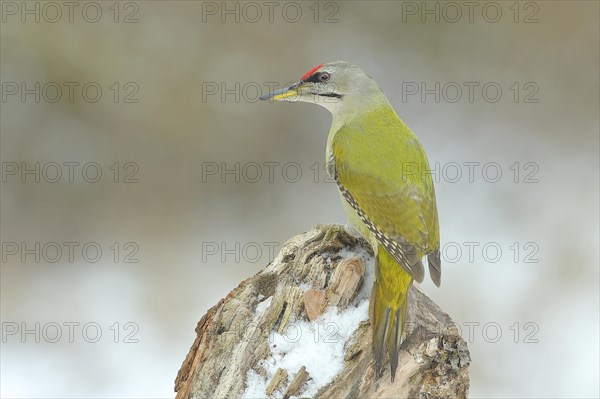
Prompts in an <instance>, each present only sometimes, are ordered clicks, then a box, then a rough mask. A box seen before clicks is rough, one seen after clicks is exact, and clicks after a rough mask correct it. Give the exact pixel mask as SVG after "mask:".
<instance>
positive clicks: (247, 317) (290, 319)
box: [175, 225, 470, 399]
mask: <svg viewBox="0 0 600 399" xmlns="http://www.w3.org/2000/svg"><path fill="white" fill-rule="evenodd" d="M373 265H374V258H373V255H372V250H371V248H370V246H369V245H368V244H367V243H366V242H365V241H364V240H362V239H357V238H355V237H352V236H350V235H349V234H347V233H346V232H345V230H344V228H343V227H341V226H337V225H317V226H315V227H314V228H313V229H312V230H311V231H309V232H307V233H304V234H301V235H298V236H296V237H294V238H292V239H291V240H289V241H288V242H287V243H286V244H285V245H284V246H283V248H282V249H281V251H280V253H279V254H278V255H277V257H276V258H275V259H274V260H273V262H271V263H270V264H269V265H268V266H267V267H266V268H264V269H263V270H261V271H260V272H259V273H257V274H256V275H255V276H253V277H250V278H249V279H247V280H245V281H243V282H242V283H241V284H240V285H239V286H238V287H237V288H235V289H234V290H233V291H231V292H230V293H229V295H227V297H225V298H224V299H222V300H221V301H219V303H218V304H217V305H215V306H214V307H212V308H211V309H210V310H209V311H208V312H207V313H206V314H205V315H204V316H203V317H202V319H201V320H200V321H199V322H198V325H197V327H196V333H197V337H196V339H195V341H194V343H193V344H192V347H191V349H190V351H189V353H188V355H187V357H186V358H185V360H184V362H183V365H182V366H181V369H180V370H179V373H178V375H177V378H176V380H175V391H176V392H177V398H178V399H184V398H185V399H187V398H242V397H243V398H254V397H256V398H259V397H262V398H264V397H271V398H293V397H299V398H304V397H315V398H465V397H466V396H467V392H468V388H469V377H468V366H469V363H470V355H469V351H468V349H467V344H466V342H465V341H464V340H463V339H462V337H461V336H460V333H459V330H458V328H457V326H456V324H455V323H454V322H453V321H452V320H451V319H450V317H449V316H448V315H447V314H446V313H444V312H442V311H441V310H440V308H439V307H438V306H437V305H436V304H435V303H433V302H432V301H431V300H430V299H429V298H428V297H427V296H425V294H423V293H422V292H421V290H420V289H419V288H418V287H416V286H413V287H412V288H411V290H410V291H409V302H408V312H407V314H408V318H407V322H406V324H405V330H404V340H403V343H402V346H401V352H400V356H399V361H398V370H397V372H396V378H395V380H394V382H391V376H390V370H389V366H387V367H386V371H385V373H384V374H383V376H382V377H381V378H379V379H377V378H376V376H375V369H374V358H373V354H372V350H371V326H370V324H369V321H368V301H369V294H370V290H371V285H372V282H373Z"/></svg>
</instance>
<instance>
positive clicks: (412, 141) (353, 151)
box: [332, 108, 441, 285]
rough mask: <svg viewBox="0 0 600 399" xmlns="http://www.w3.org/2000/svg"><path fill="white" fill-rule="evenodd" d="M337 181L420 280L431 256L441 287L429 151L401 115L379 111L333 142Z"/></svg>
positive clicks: (365, 219)
mask: <svg viewBox="0 0 600 399" xmlns="http://www.w3.org/2000/svg"><path fill="white" fill-rule="evenodd" d="M332 150H333V156H334V159H335V178H336V181H337V182H338V187H339V188H340V191H341V192H342V195H343V196H344V198H345V199H346V200H347V201H348V202H349V203H350V205H351V206H352V207H353V208H354V209H355V210H356V212H357V213H358V215H359V217H361V219H362V220H363V222H364V223H365V224H366V225H367V227H368V228H369V230H371V232H372V233H373V234H374V235H375V237H376V238H377V240H378V241H379V242H380V243H381V244H382V245H383V246H384V248H385V249H386V250H388V252H389V253H390V254H391V255H392V256H393V257H394V259H396V261H397V262H398V263H399V264H400V265H401V266H403V267H404V268H405V269H406V270H407V272H408V273H410V274H411V275H412V276H413V278H414V279H415V280H416V281H419V282H421V281H423V276H424V270H423V265H422V263H421V257H422V255H429V256H428V260H429V262H428V263H429V269H430V274H431V277H432V279H433V281H434V282H435V283H436V284H438V285H439V280H440V274H441V269H440V260H439V258H440V257H439V226H438V216H437V208H436V202H435V190H434V187H433V181H432V179H431V174H430V172H429V165H428V162H427V157H426V155H425V152H424V150H423V148H422V146H421V144H420V143H419V141H418V139H417V138H416V136H415V135H414V133H413V132H412V131H411V130H410V129H409V128H408V126H406V125H405V124H404V123H403V122H402V120H400V118H398V116H397V115H396V114H395V112H394V111H393V110H392V109H391V108H390V109H383V110H378V111H375V112H371V113H368V114H367V115H365V116H363V117H358V118H355V119H354V120H353V121H352V122H351V123H349V124H346V125H344V126H343V127H342V128H341V129H340V130H339V131H338V132H337V133H336V134H335V136H334V138H333V141H332Z"/></svg>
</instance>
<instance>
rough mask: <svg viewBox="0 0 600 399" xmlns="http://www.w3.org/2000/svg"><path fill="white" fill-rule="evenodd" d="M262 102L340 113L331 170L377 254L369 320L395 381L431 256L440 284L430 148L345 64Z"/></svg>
mask: <svg viewBox="0 0 600 399" xmlns="http://www.w3.org/2000/svg"><path fill="white" fill-rule="evenodd" d="M260 99H261V100H270V101H291V102H307V103H314V104H318V105H320V106H322V107H324V108H326V109H327V110H328V111H330V112H331V114H332V115H333V119H332V123H331V129H330V131H329V135H328V137H327V147H326V169H327V173H328V174H329V176H330V177H331V178H332V179H333V180H334V181H335V182H336V184H337V187H338V189H339V193H340V196H341V200H342V204H343V207H344V211H345V213H346V217H347V219H348V222H349V226H350V227H351V228H352V230H353V231H354V232H358V233H359V234H360V235H361V236H362V237H364V238H365V240H366V241H367V242H368V243H369V244H370V245H371V246H372V248H373V253H374V256H375V274H374V282H373V288H372V289H371V297H370V301H369V319H370V323H371V326H372V328H373V331H372V336H373V338H372V350H373V354H374V358H375V374H376V376H377V378H379V377H381V376H382V375H383V372H384V370H383V369H384V367H383V366H384V365H383V362H384V356H385V353H386V352H387V354H388V357H389V362H390V368H391V380H392V382H393V381H394V377H395V375H396V370H397V368H398V356H399V351H400V345H401V343H402V332H403V328H404V323H405V320H406V308H407V301H408V291H409V289H410V287H411V285H412V284H413V281H416V282H418V283H421V282H423V280H424V276H425V268H424V266H423V262H422V260H423V258H424V257H427V265H428V269H429V275H430V278H431V279H432V281H433V283H434V284H435V285H436V286H438V287H439V286H440V283H441V261H440V234H439V222H438V212H437V205H436V197H435V189H434V185H433V181H432V177H431V173H430V169H429V163H428V160H427V156H426V154H425V150H424V149H423V146H422V145H421V143H420V141H419V139H418V138H417V136H416V135H415V133H413V131H412V130H411V129H410V128H409V127H408V126H407V125H406V124H405V123H404V121H403V120H402V119H400V117H399V116H398V115H397V114H396V112H395V111H394V109H393V108H392V106H391V104H390V102H389V101H388V99H387V97H386V95H385V94H384V93H383V91H382V89H381V88H380V87H379V85H378V84H377V83H376V82H375V80H374V79H373V78H372V77H371V76H369V75H368V74H367V73H366V72H364V71H363V70H362V69H361V68H360V67H358V66H356V65H353V64H351V63H348V62H345V61H336V62H330V63H325V64H320V65H317V66H316V67H314V68H312V69H311V70H310V71H308V72H307V73H306V74H304V75H303V76H302V77H301V78H300V80H299V81H297V82H295V83H293V84H291V85H288V86H286V87H284V88H282V89H280V90H276V91H274V92H272V93H269V94H266V95H263V96H261V97H260Z"/></svg>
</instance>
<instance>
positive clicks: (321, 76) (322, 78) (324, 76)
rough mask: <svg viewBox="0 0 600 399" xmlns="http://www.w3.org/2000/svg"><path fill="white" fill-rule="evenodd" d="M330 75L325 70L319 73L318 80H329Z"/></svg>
mask: <svg viewBox="0 0 600 399" xmlns="http://www.w3.org/2000/svg"><path fill="white" fill-rule="evenodd" d="M329 78H330V76H329V74H328V73H327V72H323V73H322V74H321V75H319V81H320V82H327V81H328V80H329Z"/></svg>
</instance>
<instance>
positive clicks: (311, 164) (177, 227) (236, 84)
mask: <svg viewBox="0 0 600 399" xmlns="http://www.w3.org/2000/svg"><path fill="white" fill-rule="evenodd" d="M70 4H71V5H65V4H63V3H62V2H57V3H54V2H35V1H31V2H11V1H3V2H2V3H1V7H2V9H1V11H2V25H1V32H0V33H1V42H0V45H1V49H0V55H1V76H0V77H1V81H2V102H1V108H2V109H1V116H0V119H1V124H0V127H1V152H0V154H1V158H2V185H1V217H2V218H1V235H2V264H1V318H2V347H1V386H2V388H1V394H2V396H3V397H14V398H25V397H28V398H30V397H48V398H49V397H65V398H69V397H120V398H123V397H172V396H173V381H174V379H175V376H176V374H177V371H178V370H179V367H180V365H181V363H182V361H183V360H184V358H185V356H186V354H187V352H188V350H189V347H190V345H191V344H192V342H193V340H194V337H195V333H194V328H195V326H196V323H197V321H198V320H199V319H200V318H201V316H202V315H203V314H204V313H205V312H206V310H207V309H208V308H210V307H211V306H213V305H214V304H216V302H217V301H218V300H219V299H220V298H222V297H224V296H225V295H227V293H228V292H229V291H230V290H231V289H232V288H234V287H235V286H237V285H238V284H239V283H240V282H241V281H242V280H243V279H245V278H247V277H249V276H251V275H253V274H255V273H256V272H257V271H258V270H260V269H261V268H263V267H265V266H266V265H267V264H268V262H269V261H270V260H271V259H272V258H273V253H276V252H277V251H278V250H279V248H281V246H282V244H283V243H284V242H285V241H286V240H288V239H289V238H290V237H292V236H294V235H296V234H299V233H301V232H304V231H307V230H309V229H310V228H311V226H313V225H314V224H316V223H345V217H344V214H343V210H342V207H341V205H340V201H339V198H338V195H337V189H336V187H335V185H334V184H332V183H331V182H329V181H328V179H327V178H325V170H324V160H325V144H326V137H327V132H328V131H329V126H330V121H331V117H330V115H329V114H328V112H327V111H326V110H325V109H323V108H320V107H317V106H314V105H309V104H288V103H276V104H273V103H263V102H259V101H258V97H259V96H260V95H261V94H265V93H266V92H268V91H270V89H272V88H274V87H275V86H276V87H279V86H282V85H284V84H286V83H289V82H292V81H295V80H297V79H298V78H299V77H300V76H301V75H302V74H304V73H305V72H306V71H308V70H309V69H310V68H312V67H313V66H315V65H318V64H320V63H322V62H327V61H335V60H346V61H350V62H352V63H355V64H358V65H360V66H361V67H363V69H365V70H366V71H367V72H368V73H369V74H370V75H372V76H373V77H374V78H375V80H376V81H377V82H378V83H379V85H380V86H381V87H382V88H383V90H384V91H385V92H386V93H387V95H388V98H389V100H390V102H391V103H392V105H393V106H394V108H395V109H396V111H397V112H398V114H399V115H400V116H401V117H402V118H403V119H404V120H405V121H406V123H407V124H408V125H409V126H410V127H411V128H412V129H413V130H414V131H415V132H416V133H417V135H418V136H419V137H420V139H421V141H422V143H423V145H424V147H425V148H426V151H427V154H428V157H429V160H430V163H431V165H432V169H433V173H434V180H435V181H436V191H437V199H438V210H439V215H440V224H441V239H442V245H443V246H442V256H443V259H444V263H443V284H442V286H441V288H440V289H437V288H435V287H434V286H433V284H432V283H431V282H427V283H424V284H423V289H424V290H425V292H426V293H427V294H428V295H429V296H431V297H432V298H433V299H434V300H435V301H436V302H437V303H438V304H439V305H440V306H441V307H442V309H443V310H445V311H446V312H448V313H449V314H450V316H451V317H452V318H453V319H454V320H455V321H456V322H457V323H458V324H459V326H460V327H461V329H462V332H463V336H464V337H465V339H467V340H468V341H469V348H470V351H471V356H472V364H471V368H470V373H471V390H470V392H471V397H474V398H495V397H519V398H525V397H590V398H591V397H598V395H599V394H600V393H599V387H598V373H599V366H598V354H599V348H598V342H599V318H598V314H599V309H598V307H599V287H598V284H599V274H598V264H599V253H598V251H599V250H598V242H599V229H598V220H599V214H598V203H599V198H598V181H599V175H598V174H599V173H598V166H599V164H598V156H599V155H598V151H599V142H598V141H599V136H598V129H599V124H598V122H599V115H598V110H599V39H598V38H599V22H598V21H599V19H598V16H599V3H598V2H591V1H569V2H567V1H552V2H550V1H544V2H542V1H537V2H491V3H487V2H476V5H472V4H471V5H469V2H450V3H446V2H420V1H419V2H391V1H381V2H378V1H352V2H321V3H315V2H272V3H268V4H265V3H264V2H195V1H174V2H171V1H131V2H126V1H124V2H91V3H88V2H72V3H70Z"/></svg>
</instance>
